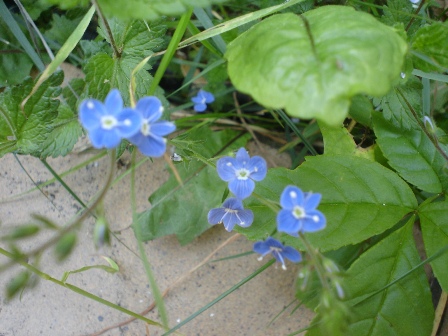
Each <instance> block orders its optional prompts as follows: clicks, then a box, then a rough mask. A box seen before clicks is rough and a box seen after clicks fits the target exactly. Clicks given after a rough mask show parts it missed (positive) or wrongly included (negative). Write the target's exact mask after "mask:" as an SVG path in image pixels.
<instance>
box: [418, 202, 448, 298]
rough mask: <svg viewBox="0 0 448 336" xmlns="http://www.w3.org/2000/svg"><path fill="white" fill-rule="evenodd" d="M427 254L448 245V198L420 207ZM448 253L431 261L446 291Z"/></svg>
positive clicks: (447, 287)
mask: <svg viewBox="0 0 448 336" xmlns="http://www.w3.org/2000/svg"><path fill="white" fill-rule="evenodd" d="M418 213H419V216H420V223H421V227H422V233H423V241H424V242H425V250H426V255H427V256H428V257H430V256H432V255H434V254H435V253H436V252H438V251H439V250H440V249H441V248H442V247H444V246H447V245H448V200H445V201H443V202H436V203H430V204H426V205H423V206H422V207H421V208H420V209H419V212H418ZM447 265H448V254H447V253H444V254H442V255H441V256H440V257H439V258H437V259H435V260H434V261H432V262H431V266H432V269H433V271H434V274H435V275H436V277H437V279H438V280H439V283H440V286H441V287H442V289H443V291H444V292H448V268H447V267H446V266H447Z"/></svg>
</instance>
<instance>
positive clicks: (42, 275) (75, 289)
mask: <svg viewBox="0 0 448 336" xmlns="http://www.w3.org/2000/svg"><path fill="white" fill-rule="evenodd" d="M0 253H1V254H3V255H4V256H6V257H8V258H10V259H12V261H13V262H14V263H18V264H20V265H22V266H23V267H25V268H26V269H27V270H29V271H31V272H33V273H34V274H36V275H38V276H39V277H40V278H42V279H44V280H48V281H51V282H53V283H55V284H57V285H59V286H62V287H65V288H68V289H70V290H71V291H73V292H75V293H78V294H81V295H82V296H85V297H87V298H89V299H92V300H94V301H97V302H99V303H101V304H104V305H106V306H108V307H111V308H113V309H116V310H118V311H121V312H122V313H125V314H127V315H130V316H133V317H135V318H138V319H139V320H142V321H144V322H146V323H148V324H152V325H155V326H159V327H163V326H162V325H161V324H160V323H158V322H156V321H153V320H150V319H148V318H146V317H144V316H141V315H139V314H137V313H134V312H133V311H131V310H128V309H126V308H123V307H120V306H118V305H116V304H114V303H112V302H110V301H107V300H104V299H102V298H100V297H98V296H96V295H94V294H92V293H89V292H87V291H85V290H83V289H81V288H79V287H77V286H74V285H72V284H70V283H67V282H63V281H60V280H58V279H55V278H53V277H52V276H50V275H49V274H47V273H44V272H42V271H41V270H39V269H38V268H36V267H34V266H33V265H30V264H28V263H27V262H26V261H24V260H21V259H17V258H16V256H15V255H14V254H12V253H10V252H8V251H6V250H4V249H2V248H1V247H0Z"/></svg>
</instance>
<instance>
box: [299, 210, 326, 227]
mask: <svg viewBox="0 0 448 336" xmlns="http://www.w3.org/2000/svg"><path fill="white" fill-rule="evenodd" d="M306 215H307V217H306V218H304V219H303V220H302V229H301V230H302V231H303V232H316V231H319V230H322V229H323V228H325V225H326V223H327V219H326V218H325V216H324V214H323V213H322V212H320V211H317V210H315V211H310V212H307V214H306ZM308 216H310V217H308ZM314 216H317V217H318V220H317V221H314V220H313V218H312V217H314Z"/></svg>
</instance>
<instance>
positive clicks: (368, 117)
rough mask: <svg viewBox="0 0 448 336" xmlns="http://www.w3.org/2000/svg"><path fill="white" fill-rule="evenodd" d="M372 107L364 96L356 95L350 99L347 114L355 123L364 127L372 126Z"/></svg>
mask: <svg viewBox="0 0 448 336" xmlns="http://www.w3.org/2000/svg"><path fill="white" fill-rule="evenodd" d="M372 111H373V106H372V102H371V101H370V99H369V98H367V97H366V96H364V95H356V96H354V97H353V98H352V103H351V105H350V110H349V114H350V116H351V117H352V118H353V119H355V120H356V121H357V122H359V123H361V124H363V125H364V126H367V127H371V125H372Z"/></svg>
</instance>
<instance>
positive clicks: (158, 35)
mask: <svg viewBox="0 0 448 336" xmlns="http://www.w3.org/2000/svg"><path fill="white" fill-rule="evenodd" d="M164 22H165V21H164V20H157V21H155V22H151V23H149V24H147V23H146V22H144V21H141V20H133V21H130V22H129V21H128V22H123V21H121V20H118V19H116V18H111V19H110V20H108V23H109V26H110V29H111V32H112V35H113V37H114V41H115V45H116V47H117V49H118V50H120V51H123V53H124V54H125V55H131V56H136V57H141V58H144V57H146V56H149V55H150V54H152V53H153V52H154V51H157V50H160V49H161V48H162V46H163V44H164V41H165V40H164V36H165V33H166V29H167V26H166V25H165V24H164ZM98 33H99V34H100V35H101V36H102V37H103V38H104V39H106V41H108V42H109V43H110V40H109V36H108V35H107V33H106V32H105V28H104V27H101V29H99V30H98Z"/></svg>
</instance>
